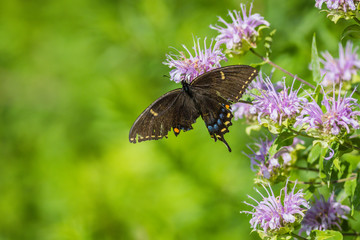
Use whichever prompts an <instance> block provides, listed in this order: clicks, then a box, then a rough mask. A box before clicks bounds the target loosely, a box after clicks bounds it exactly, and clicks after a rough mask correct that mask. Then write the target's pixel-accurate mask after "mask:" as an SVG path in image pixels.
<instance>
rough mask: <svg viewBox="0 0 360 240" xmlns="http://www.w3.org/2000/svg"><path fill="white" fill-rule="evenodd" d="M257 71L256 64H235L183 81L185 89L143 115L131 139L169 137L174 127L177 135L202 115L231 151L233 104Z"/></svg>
mask: <svg viewBox="0 0 360 240" xmlns="http://www.w3.org/2000/svg"><path fill="white" fill-rule="evenodd" d="M257 73H258V72H257V70H256V69H255V68H253V67H250V66H246V65H233V66H227V67H221V68H217V69H214V70H212V71H209V72H206V73H204V74H202V75H200V76H198V77H197V78H195V79H194V80H193V81H192V82H191V83H190V84H189V83H187V82H185V81H182V82H181V84H182V88H178V89H174V90H172V91H170V92H168V93H166V94H164V95H163V96H161V97H160V98H158V99H157V100H156V101H155V102H153V103H152V104H151V105H150V106H149V107H147V108H146V109H145V110H144V111H143V112H142V113H141V114H140V116H139V117H138V118H137V119H136V121H135V122H134V124H133V126H132V127H131V129H130V134H129V140H130V142H132V143H136V137H137V135H138V139H137V140H138V141H139V142H142V141H146V140H153V139H155V140H157V139H161V138H163V137H164V136H165V137H166V138H167V134H168V132H169V131H170V130H171V128H172V129H173V131H174V134H175V136H177V135H178V134H179V133H180V131H181V130H183V131H188V130H191V129H192V124H193V123H195V121H196V119H197V118H198V117H199V116H201V117H202V119H203V120H204V122H205V124H206V127H207V129H208V131H209V133H210V136H211V137H212V138H214V139H215V141H216V140H217V139H219V140H220V141H222V142H224V143H225V145H226V146H227V148H228V149H229V151H230V152H231V148H230V146H229V144H228V143H227V142H226V141H225V139H224V134H225V133H227V132H229V130H228V127H229V126H230V125H232V123H231V119H232V118H233V114H232V113H231V107H230V105H231V104H232V103H234V102H238V101H239V99H240V97H241V95H242V94H243V92H244V91H245V89H246V87H247V86H248V85H249V83H250V82H251V81H252V80H253V79H254V78H255V77H256V76H257Z"/></svg>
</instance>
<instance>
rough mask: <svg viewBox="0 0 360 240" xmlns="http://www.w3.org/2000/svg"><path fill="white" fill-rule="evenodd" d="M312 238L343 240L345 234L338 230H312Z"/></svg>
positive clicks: (315, 239)
mask: <svg viewBox="0 0 360 240" xmlns="http://www.w3.org/2000/svg"><path fill="white" fill-rule="evenodd" d="M310 239H311V240H342V239H343V235H342V234H341V232H338V231H332V230H326V231H320V230H313V231H311V234H310Z"/></svg>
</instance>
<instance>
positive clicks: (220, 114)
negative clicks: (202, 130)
mask: <svg viewBox="0 0 360 240" xmlns="http://www.w3.org/2000/svg"><path fill="white" fill-rule="evenodd" d="M196 95H197V96H196V97H195V99H196V101H197V102H198V104H199V106H200V111H201V117H202V119H203V120H204V122H205V125H206V128H207V130H208V132H209V134H210V136H211V138H213V139H214V140H215V141H217V140H220V141H222V142H223V143H225V145H226V146H227V148H228V150H229V151H230V152H231V148H230V146H229V144H228V143H227V142H226V140H225V138H224V135H225V134H226V133H228V132H229V129H228V128H229V127H230V126H231V125H232V122H231V120H232V118H233V114H232V112H231V105H230V104H231V103H230V102H228V101H227V100H225V99H224V98H223V97H221V96H217V95H215V96H214V95H210V94H208V93H206V92H204V91H200V92H199V93H196Z"/></svg>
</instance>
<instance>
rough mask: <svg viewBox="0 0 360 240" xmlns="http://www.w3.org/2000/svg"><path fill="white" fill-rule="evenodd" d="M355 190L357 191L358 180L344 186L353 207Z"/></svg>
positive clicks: (347, 182)
mask: <svg viewBox="0 0 360 240" xmlns="http://www.w3.org/2000/svg"><path fill="white" fill-rule="evenodd" d="M355 189H356V179H354V180H351V181H346V182H345V184H344V190H345V194H346V196H347V197H348V198H349V199H350V200H351V204H352V205H353V199H354V192H355Z"/></svg>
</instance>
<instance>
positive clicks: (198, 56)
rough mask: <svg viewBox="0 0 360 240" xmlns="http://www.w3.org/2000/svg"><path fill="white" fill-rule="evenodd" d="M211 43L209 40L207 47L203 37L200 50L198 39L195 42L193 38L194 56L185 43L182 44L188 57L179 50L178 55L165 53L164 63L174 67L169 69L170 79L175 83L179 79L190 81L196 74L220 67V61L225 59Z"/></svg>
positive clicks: (179, 80)
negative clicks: (202, 47) (202, 46)
mask: <svg viewBox="0 0 360 240" xmlns="http://www.w3.org/2000/svg"><path fill="white" fill-rule="evenodd" d="M212 45H213V41H211V43H210V46H209V48H207V46H206V38H205V40H204V50H202V49H201V47H200V40H199V39H197V42H195V40H194V47H193V50H194V52H195V55H194V56H193V55H192V54H191V52H190V51H189V50H188V49H187V47H186V46H185V45H183V48H184V49H185V50H186V51H187V53H188V54H189V57H187V56H186V55H185V53H184V52H181V51H178V52H179V55H173V54H172V55H171V54H167V55H166V57H167V59H166V61H165V62H164V64H165V65H168V66H169V68H175V69H173V70H171V71H170V79H171V80H173V81H175V82H177V83H178V82H181V81H186V82H188V83H190V82H191V81H192V80H194V79H195V78H196V77H197V76H199V75H201V74H203V73H205V72H208V71H210V70H213V69H215V68H218V67H221V65H220V61H226V60H227V59H226V57H225V55H224V54H223V53H222V52H221V50H220V49H218V48H217V47H216V46H214V47H213V46H212Z"/></svg>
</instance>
